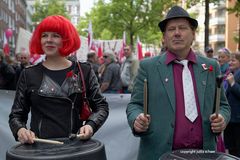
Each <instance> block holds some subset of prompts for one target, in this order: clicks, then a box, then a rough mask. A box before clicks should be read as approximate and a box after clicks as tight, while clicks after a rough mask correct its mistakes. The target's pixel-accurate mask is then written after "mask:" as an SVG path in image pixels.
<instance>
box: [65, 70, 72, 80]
mask: <svg viewBox="0 0 240 160" xmlns="http://www.w3.org/2000/svg"><path fill="white" fill-rule="evenodd" d="M72 76H73V71H72V70H71V71H69V72H67V75H66V77H67V78H69V77H72Z"/></svg>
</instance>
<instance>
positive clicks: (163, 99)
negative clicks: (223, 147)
mask: <svg viewBox="0 0 240 160" xmlns="http://www.w3.org/2000/svg"><path fill="white" fill-rule="evenodd" d="M196 58H197V63H196V64H193V71H194V76H195V79H196V87H197V95H198V99H199V103H200V110H201V116H202V126H203V149H205V150H215V148H216V134H214V133H213V132H212V131H211V128H210V121H209V117H210V115H211V114H212V113H213V111H214V108H215V107H214V99H215V89H216V77H217V76H218V75H219V74H220V70H219V65H218V63H217V61H216V60H211V59H208V58H206V57H203V56H200V55H197V56H196ZM165 60H166V54H163V55H160V56H156V57H153V58H149V59H145V60H143V61H141V63H140V67H139V70H138V74H137V76H136V79H135V82H134V87H133V92H132V97H131V101H130V103H129V104H128V106H127V111H126V112H127V118H128V122H129V125H130V127H131V128H132V131H133V133H134V135H135V136H140V137H141V142H140V147H139V154H138V159H139V160H146V159H149V160H157V159H159V157H160V156H161V155H162V154H164V153H165V152H169V151H172V144H173V135H174V126H175V106H176V102H175V96H177V95H175V89H174V78H173V66H172V64H171V63H170V64H169V65H166V64H165ZM202 64H206V66H207V67H209V66H213V71H209V70H204V68H203V66H202ZM144 79H147V81H148V113H149V114H150V116H151V123H150V126H149V129H148V131H147V132H145V133H141V134H138V133H135V132H134V130H133V123H134V120H135V119H136V117H137V116H138V115H139V114H140V113H143V103H144V102H143V95H144V93H143V91H144V90H143V88H144V87H143V86H144ZM219 113H220V114H222V116H223V117H224V118H225V121H226V123H228V122H229V119H230V107H229V105H228V102H227V99H226V97H225V94H224V92H221V100H220V111H219Z"/></svg>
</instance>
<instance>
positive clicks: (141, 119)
mask: <svg viewBox="0 0 240 160" xmlns="http://www.w3.org/2000/svg"><path fill="white" fill-rule="evenodd" d="M149 124H150V115H146V116H144V114H143V113H141V114H139V115H138V116H137V118H136V119H135V121H134V125H133V127H134V130H135V131H136V132H145V131H147V129H148V126H149Z"/></svg>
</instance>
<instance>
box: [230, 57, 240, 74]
mask: <svg viewBox="0 0 240 160" xmlns="http://www.w3.org/2000/svg"><path fill="white" fill-rule="evenodd" d="M229 68H230V70H231V71H234V70H237V69H239V68H240V62H239V60H237V59H236V58H235V57H231V59H230V62H229Z"/></svg>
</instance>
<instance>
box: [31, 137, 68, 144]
mask: <svg viewBox="0 0 240 160" xmlns="http://www.w3.org/2000/svg"><path fill="white" fill-rule="evenodd" d="M33 141H34V142H41V143H48V144H64V143H63V142H60V141H55V140H48V139H40V138H33Z"/></svg>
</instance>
